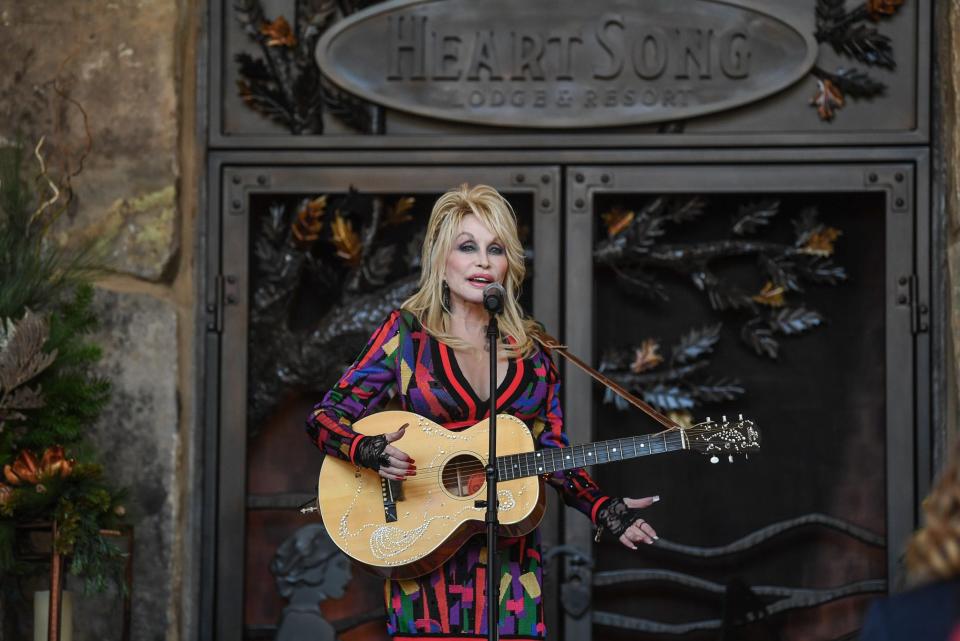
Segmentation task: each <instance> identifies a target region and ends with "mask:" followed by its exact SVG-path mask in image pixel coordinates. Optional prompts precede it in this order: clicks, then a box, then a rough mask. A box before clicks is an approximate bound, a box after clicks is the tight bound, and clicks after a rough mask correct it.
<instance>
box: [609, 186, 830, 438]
mask: <svg viewBox="0 0 960 641" xmlns="http://www.w3.org/2000/svg"><path fill="white" fill-rule="evenodd" d="M708 204H709V201H708V199H707V198H705V197H703V196H699V195H694V196H659V197H654V198H651V199H649V200H647V201H645V202H644V203H643V204H642V206H641V207H638V208H636V210H630V209H627V208H624V207H620V206H615V207H612V208H611V209H610V210H609V211H607V212H605V213H604V214H602V215H601V216H602V221H603V224H604V226H605V228H606V232H607V234H606V237H604V238H600V239H599V240H598V241H597V242H596V243H595V245H594V261H595V263H596V265H597V267H598V268H599V269H605V270H609V271H610V272H612V274H613V276H614V277H615V278H616V281H617V283H618V285H619V286H620V287H621V288H622V289H623V290H624V291H626V292H628V293H630V294H632V295H634V296H637V297H639V298H641V299H647V300H653V301H667V300H669V296H668V293H667V289H666V287H665V285H664V282H665V281H664V276H665V275H666V274H667V273H672V274H679V275H680V276H681V277H682V278H683V279H684V280H686V281H687V282H688V283H689V284H691V285H693V287H694V288H695V289H696V290H697V291H699V292H701V293H702V295H703V296H704V297H705V298H706V301H707V303H708V304H709V306H710V308H711V309H712V310H713V311H714V313H716V314H718V315H719V314H721V313H722V314H723V316H724V317H725V318H732V319H736V318H739V319H741V321H742V322H741V325H740V338H741V340H742V341H743V342H744V343H745V344H746V345H747V346H749V348H750V349H751V350H753V352H755V353H756V354H757V355H758V356H761V357H765V358H770V359H776V358H777V356H778V354H779V351H780V339H779V338H778V337H781V336H783V337H790V336H796V335H798V334H801V333H804V332H807V331H810V330H812V329H815V328H816V327H819V326H820V325H821V324H822V323H823V321H824V318H823V316H822V315H821V314H820V313H819V312H818V311H816V310H815V309H811V308H810V307H808V306H806V305H804V303H803V300H802V299H803V296H804V293H805V289H804V285H810V284H820V285H837V284H839V283H840V282H842V281H844V280H846V278H847V274H846V270H845V269H844V267H843V266H842V265H838V264H836V263H835V262H833V258H832V256H833V253H834V246H835V244H836V242H837V240H838V239H839V237H840V236H841V235H842V232H841V231H840V230H839V229H837V228H834V227H830V226H829V225H826V224H825V223H823V222H822V221H821V220H820V218H819V212H818V210H817V209H816V208H815V207H807V208H805V209H803V210H802V211H800V212H799V214H798V215H797V216H796V218H795V219H794V220H792V221H791V222H792V226H793V235H794V240H793V242H792V243H790V242H778V241H773V240H765V239H763V238H759V237H758V234H759V233H760V232H761V231H762V230H763V229H764V228H765V227H766V226H767V225H769V224H770V222H771V221H772V220H773V219H774V218H775V217H776V216H777V215H778V214H779V213H780V209H781V202H780V200H778V199H775V198H771V199H761V200H756V201H750V202H746V203H744V204H741V205H740V206H739V207H738V208H737V211H736V212H734V213H733V214H732V216H731V218H730V223H729V232H730V235H731V237H730V238H724V239H717V240H707V241H694V240H678V242H672V243H671V242H665V241H664V237H666V236H668V235H669V233H670V232H671V231H672V230H673V228H676V227H681V226H683V225H690V224H692V223H695V222H696V221H697V220H698V219H699V218H700V217H701V216H703V215H704V212H705V211H706V208H707V206H708ZM737 258H741V259H742V258H748V259H749V258H752V259H754V260H755V262H754V270H755V271H756V272H757V274H758V275H759V280H760V282H763V285H762V286H759V288H758V291H746V290H744V289H743V288H742V287H739V286H737V285H736V284H735V283H733V282H730V281H729V280H728V279H725V278H723V277H721V276H720V275H719V274H718V273H717V271H716V265H717V264H718V263H720V262H721V261H727V260H729V259H737ZM720 329H721V324H720V323H717V324H709V325H706V326H704V327H701V328H694V329H691V330H689V331H688V332H687V333H686V334H684V335H683V336H682V337H681V338H680V340H679V341H678V342H677V344H676V345H675V346H673V348H672V349H671V355H670V358H669V360H667V359H665V358H664V357H663V356H662V355H661V354H660V343H659V342H658V341H657V340H655V339H653V338H648V339H645V340H643V341H642V342H641V344H640V345H639V346H632V347H626V348H615V349H609V350H607V351H606V352H605V353H604V354H603V355H602V357H601V363H600V369H601V370H603V371H605V372H606V373H607V375H608V376H610V377H611V378H613V379H614V380H616V381H617V382H619V383H620V384H621V385H623V386H624V387H626V388H627V389H630V390H631V391H633V392H636V393H638V394H640V395H642V396H643V398H644V400H646V401H647V402H648V403H650V404H651V405H654V406H655V407H658V408H659V409H661V410H663V411H667V412H674V413H675V414H674V418H675V420H678V421H680V422H689V419H690V410H692V409H694V408H697V407H702V406H703V405H705V404H710V403H718V402H722V401H730V400H735V399H737V398H739V397H740V396H741V395H743V394H744V393H745V391H746V390H745V389H744V387H743V386H742V385H741V384H740V381H739V380H738V379H736V378H732V377H711V376H710V374H709V371H708V369H709V366H710V360H709V356H710V355H711V354H712V352H713V350H714V348H715V347H716V345H717V343H718V341H719V340H720ZM618 398H619V397H616V396H615V395H613V394H610V393H608V394H607V396H606V397H605V401H606V402H609V403H614V404H616V405H617V407H618V408H620V409H626V408H625V406H624V405H623V404H622V402H620V401H619V400H618Z"/></svg>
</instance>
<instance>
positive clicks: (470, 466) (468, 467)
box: [391, 428, 715, 481]
mask: <svg viewBox="0 0 960 641" xmlns="http://www.w3.org/2000/svg"><path fill="white" fill-rule="evenodd" d="M711 431H715V430H704V429H701V430H697V429H693V428H690V429H687V431H686V432H685V433H686V434H690V433H693V434H697V433H701V432H702V433H707V432H711ZM679 435H680V432H679V431H676V430H668V431H666V432H658V433H657V434H651V435H650V436H651V437H653V436H661V437H662V438H667V437H672V442H671V443H670V444H671V445H677V444H678V443H677V442H676V441H677V439H676V436H679ZM624 438H639V437H624ZM680 443H682V438H681V441H680ZM647 444H648V445H649V446H650V448H651V449H650V450H647V451H645V452H644V454H646V453H647V452H650V453H654V454H658V453H663V452H665V451H666V450H664V451H663V452H658V451H657V450H656V448H657V447H659V443H657V442H656V441H650V440H648V441H647V443H645V445H647ZM632 445H633V453H632V454H628V455H627V457H626V458H627V459H630V458H636V455H637V454H638V453H640V450H639V449H638V448H637V446H636V444H632ZM575 447H585V446H572V447H564V448H543V449H540V450H533V452H520V453H518V454H505V455H502V456H499V457H497V458H498V459H500V461H501V463H503V464H505V463H506V461H505V457H507V456H528V455H530V454H532V453H534V452H567V451H572V450H573V449H574V448H575ZM620 447H621V452H623V451H625V450H629V449H630V448H629V445H628V447H627V448H624V447H623V445H622V444H621V446H620ZM584 451H585V450H583V451H581V453H576V452H573V456H574V461H576V458H577V457H580V458H584V463H583V465H572V466H570V467H566V468H558V469H555V470H553V471H552V472H555V471H560V469H576V468H579V467H585V466H587V465H590V464H594V463H597V462H598V461H599V463H601V464H603V463H610V462H616V461H620V460H623V459H622V458H613V457H609V458H607V459H606V460H600V459H601V458H602V456H599V457H598V459H596V460H594V461H588V460H586V458H585V456H586V454H584V453H583V452H584ZM597 451H599V452H601V453H603V448H596V447H595V448H594V452H597ZM555 456H556V455H552V456H549V457H544V460H546V459H547V458H551V459H553V458H555ZM561 456H562V455H561ZM555 462H556V461H554V460H551V461H548V464H552V463H555ZM486 464H487V459H486V458H484V457H479V458H477V459H474V460H472V461H470V462H469V463H461V464H456V465H451V464H449V463H448V464H445V465H431V466H427V467H424V468H420V469H418V470H417V474H416V475H415V476H413V477H406V478H405V479H402V480H407V481H408V480H411V479H413V478H421V479H423V478H434V477H438V476H439V475H441V474H443V473H444V471H449V470H453V471H454V472H455V471H456V470H459V471H460V472H461V474H462V473H467V474H474V473H481V472H484V471H485V469H486ZM521 465H522V468H524V469H527V470H529V468H532V467H534V466H536V464H531V463H530V462H523V463H522V464H521ZM424 471H426V473H423V472H424ZM552 472H543V473H552ZM540 473H541V472H533V471H527V472H525V473H524V474H523V476H536V475H537V474H540ZM391 480H395V479H391Z"/></svg>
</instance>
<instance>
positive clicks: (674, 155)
mask: <svg viewBox="0 0 960 641" xmlns="http://www.w3.org/2000/svg"><path fill="white" fill-rule="evenodd" d="M719 163H725V164H739V165H749V166H751V167H753V166H755V165H760V164H783V165H786V164H789V163H829V164H831V165H833V166H843V165H844V164H850V163H855V164H864V163H873V164H877V163H880V164H883V163H909V164H912V165H913V166H914V167H915V168H916V171H915V174H914V175H915V185H914V187H915V190H916V191H915V201H914V202H915V221H916V229H917V233H916V237H915V239H914V242H915V251H916V258H917V260H916V263H917V264H916V273H917V278H918V285H919V287H918V291H919V293H920V295H921V296H922V297H923V298H924V299H925V300H929V301H930V331H929V333H927V334H921V335H919V336H917V337H916V338H915V341H916V345H917V350H916V354H917V361H916V376H917V387H918V390H927V391H926V392H925V393H919V392H918V394H917V395H916V400H917V409H916V412H917V423H918V425H920V426H926V427H928V428H929V429H920V430H918V432H917V440H916V452H917V465H916V496H917V497H920V496H923V495H924V494H925V493H926V491H927V489H928V488H929V484H930V479H931V470H932V469H933V468H934V466H933V461H935V460H937V461H942V459H943V457H944V455H945V452H944V448H945V443H946V437H945V435H946V429H947V424H948V416H947V411H948V408H947V403H946V400H945V399H947V397H948V396H949V394H950V392H949V384H950V383H949V374H948V370H947V365H948V360H947V355H948V340H947V339H948V335H947V332H948V331H949V316H948V311H949V310H948V305H946V304H944V303H942V302H941V301H946V300H947V294H948V283H947V278H948V276H947V274H948V272H947V271H946V214H945V209H944V208H945V202H944V198H943V194H942V187H939V186H938V185H939V183H938V182H936V181H935V178H936V177H935V176H932V175H931V168H930V163H931V152H930V150H929V149H928V148H925V147H899V148H898V147H837V148H826V147H807V148H779V149H765V148H760V149H758V148H741V149H700V150H695V149H668V148H661V149H650V148H639V149H638V148H632V149H605V150H598V149H593V150H585V149H572V148H566V149H549V150H547V149H528V150H482V149H480V150H420V151H411V150H377V151H369V150H343V151H336V152H334V151H329V150H328V151H317V150H313V151H310V150H272V151H266V150H261V151H251V150H234V151H212V152H211V153H210V154H209V155H208V158H207V167H206V177H205V180H204V185H205V188H204V203H205V207H204V208H203V209H202V211H201V215H200V220H199V223H198V237H197V263H196V264H197V275H196V277H197V281H196V283H197V300H198V301H200V304H198V305H197V308H196V317H195V323H194V326H195V328H196V331H197V334H198V337H200V338H199V339H198V348H197V362H198V367H199V370H200V371H199V372H198V375H197V381H198V382H197V386H196V391H197V394H198V395H199V398H201V399H202V401H201V402H200V403H198V408H197V416H198V429H197V430H196V431H195V437H194V445H193V447H194V448H195V454H194V455H193V456H192V459H191V460H192V461H194V464H195V465H196V466H197V467H198V468H199V474H198V479H197V482H196V484H195V486H196V493H195V494H193V496H192V497H191V498H190V499H189V502H190V505H189V510H190V511H191V513H192V514H194V515H195V518H196V520H197V521H198V522H199V523H200V528H199V533H198V535H197V536H196V537H192V538H191V542H190V543H188V544H187V545H188V546H189V547H190V556H191V557H193V558H196V559H198V563H197V566H198V567H197V568H196V569H195V570H194V571H193V573H195V575H196V579H195V580H196V583H195V585H196V589H195V590H193V591H192V593H193V595H194V597H195V599H196V603H197V605H196V611H197V614H196V629H197V631H198V636H199V638H201V639H207V640H211V641H212V640H213V639H217V638H228V637H227V636H224V635H222V633H220V632H218V630H217V624H218V622H219V619H220V618H221V616H222V615H221V614H220V612H219V611H218V609H217V585H218V581H217V578H218V574H217V567H218V558H219V556H218V549H217V543H218V522H219V514H220V505H219V489H220V488H219V486H220V473H219V470H220V468H221V462H220V460H219V452H220V447H221V441H222V438H221V423H222V421H223V417H222V416H221V409H222V404H221V390H222V389H223V385H222V384H221V376H222V368H221V359H222V355H223V354H224V353H225V352H228V351H230V349H229V348H230V344H229V343H228V342H227V341H225V340H224V337H223V336H222V335H221V331H222V329H223V320H224V319H223V313H224V311H225V310H224V305H223V303H224V300H223V297H224V291H223V290H222V288H221V284H223V279H222V275H223V274H222V269H223V244H224V229H225V228H226V227H229V226H230V225H232V222H231V216H228V215H226V213H225V211H224V209H223V208H224V206H225V204H226V203H228V202H229V200H227V196H228V192H227V189H226V179H225V175H226V173H227V172H228V171H231V170H233V169H236V168H244V169H250V168H262V169H264V170H270V171H272V170H276V169H283V168H291V167H315V168H318V169H320V168H326V167H334V166H344V165H350V166H354V167H361V168H364V169H366V168H371V167H384V166H388V167H389V166H404V167H422V168H423V169H424V170H425V171H433V170H435V169H443V168H446V167H450V166H461V167H475V168H480V169H483V168H487V167H490V166H494V167H499V168H505V169H504V170H505V171H515V170H516V169H519V168H522V167H524V166H529V165H549V166H572V165H585V166H590V167H599V166H612V167H618V168H619V167H638V166H644V167H652V166H668V167H684V166H689V165H711V166H712V165H716V164H719ZM940 163H941V164H942V161H940ZM937 171H938V172H942V171H943V168H942V167H941V168H939V169H937ZM254 174H255V175H254V179H255V177H256V175H257V174H256V172H254ZM939 175H940V174H939V173H938V174H937V176H939ZM564 177H565V174H561V175H560V178H559V179H560V180H562V179H564ZM932 181H934V182H933V184H932ZM558 182H559V181H558ZM569 191H570V186H569V185H568V186H567V188H566V189H564V190H562V191H560V197H559V198H555V199H554V200H555V201H563V200H564V199H568V194H569ZM931 191H932V192H933V194H934V195H935V196H936V197H935V198H932V197H931ZM559 205H560V207H561V209H560V210H559V211H561V212H562V211H563V209H562V207H563V203H562V202H560V203H559ZM564 231H565V230H563V229H561V233H564ZM542 246H543V245H541V247H542ZM563 272H564V277H566V274H569V273H571V272H570V270H569V268H565V269H564V270H563ZM563 296H564V291H563V290H561V291H559V292H558V294H557V297H556V300H557V304H558V305H559V303H560V300H561V298H562V297H563ZM541 318H546V317H545V316H541ZM563 320H564V319H563V316H562V315H561V314H560V313H559V311H558V312H557V314H556V320H555V321H554V323H555V324H554V325H553V326H554V327H556V328H557V329H558V331H559V332H560V334H559V335H560V336H565V334H564V327H563ZM549 326H550V324H549V323H548V327H549ZM931 348H932V349H931ZM235 357H236V355H235ZM567 393H569V389H567V390H565V395H566V394H567ZM566 399H567V401H566V402H567V407H568V416H569V412H570V410H571V409H573V408H572V407H570V402H571V401H570V397H569V396H566ZM568 424H569V425H570V426H571V429H574V430H575V429H576V427H575V425H574V424H573V422H572V421H568ZM915 506H916V509H917V510H919V500H917V501H915ZM554 513H555V511H554ZM550 514H551V512H548V517H549V516H550ZM916 518H918V517H916ZM558 522H559V521H558ZM193 573H192V574H193ZM191 580H193V579H191ZM548 615H549V614H548ZM554 629H558V628H556V627H554Z"/></svg>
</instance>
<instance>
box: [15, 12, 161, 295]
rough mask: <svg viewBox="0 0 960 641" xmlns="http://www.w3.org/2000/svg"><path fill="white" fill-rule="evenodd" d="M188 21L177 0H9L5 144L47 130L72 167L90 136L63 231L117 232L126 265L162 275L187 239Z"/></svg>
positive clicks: (63, 164)
mask: <svg viewBox="0 0 960 641" xmlns="http://www.w3.org/2000/svg"><path fill="white" fill-rule="evenodd" d="M177 20H178V3H176V2H171V1H170V0H136V1H134V0H121V1H118V2H89V1H88V0H63V1H62V2H49V1H47V2H43V1H41V2H13V3H5V4H0V60H3V61H4V62H5V63H9V64H5V65H4V66H5V68H7V69H8V71H9V73H5V74H2V75H0V145H2V144H4V142H5V141H7V142H9V141H10V140H12V139H13V137H14V134H15V132H16V131H17V130H19V131H21V132H22V133H23V136H24V142H25V143H26V144H27V145H28V146H30V147H31V148H32V147H33V145H34V144H35V143H36V141H37V140H39V138H40V137H41V136H45V137H46V141H47V142H46V145H45V150H46V156H47V162H48V164H49V166H50V169H51V171H52V172H53V173H54V174H55V175H58V176H63V175H64V174H65V173H68V172H72V171H75V170H76V169H77V168H78V167H79V165H80V160H81V156H83V155H84V149H86V148H87V147H88V144H89V154H87V155H86V156H85V157H84V158H83V162H82V164H83V171H82V172H80V174H79V175H78V176H77V177H76V178H75V179H74V180H73V181H72V184H73V188H74V193H75V201H74V206H73V207H72V208H71V210H70V212H69V214H68V215H67V216H64V217H62V218H61V220H60V222H59V225H58V232H59V234H60V237H61V239H62V240H64V241H73V240H76V239H80V238H84V237H90V236H92V237H96V238H101V239H106V240H107V241H108V242H109V243H110V245H111V246H110V248H109V250H108V254H109V256H110V257H111V259H112V266H113V268H114V269H115V270H116V271H118V272H120V273H127V274H132V275H134V276H138V277H140V278H144V279H147V280H153V281H157V280H160V279H161V278H162V277H163V276H164V274H165V273H166V272H167V271H168V266H169V263H170V261H171V259H172V258H173V257H174V256H176V253H177V249H178V233H177V230H178V225H177V222H178V221H177V219H176V216H175V211H176V208H175V206H174V203H175V198H176V195H175V191H176V184H177V174H178V166H177V152H178V142H177V141H178V134H179V124H178V112H177V100H178V86H179V85H178V82H179V79H178V75H177V69H176V55H177V46H178V43H179V39H178V37H177V36H178V33H177V31H178V22H177ZM87 131H89V143H88V138H87Z"/></svg>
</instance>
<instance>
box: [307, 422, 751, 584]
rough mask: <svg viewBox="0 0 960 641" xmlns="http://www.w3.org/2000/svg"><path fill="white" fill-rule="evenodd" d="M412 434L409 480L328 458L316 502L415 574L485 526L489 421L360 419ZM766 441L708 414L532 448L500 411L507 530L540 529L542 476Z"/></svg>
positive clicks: (329, 521) (379, 430) (333, 530)
mask: <svg viewBox="0 0 960 641" xmlns="http://www.w3.org/2000/svg"><path fill="white" fill-rule="evenodd" d="M402 425H407V431H406V433H405V434H404V437H403V439H401V441H400V442H398V445H399V446H400V447H401V448H402V449H403V451H404V452H406V453H407V454H409V455H410V456H411V457H412V458H413V459H414V460H415V461H416V462H417V474H416V476H411V477H410V478H408V479H406V480H405V481H391V480H387V479H384V478H383V477H381V476H380V475H379V474H377V473H376V472H374V471H373V470H370V469H367V468H362V467H359V466H357V465H354V464H352V463H349V462H347V461H343V460H341V459H338V458H335V457H333V456H326V457H324V460H323V465H322V467H321V469H320V479H319V482H318V488H317V497H318V498H317V504H318V505H319V508H320V513H321V515H322V517H323V522H324V524H325V525H326V528H327V532H328V533H329V534H330V537H331V538H332V539H333V542H334V543H336V544H337V546H339V547H340V549H341V550H343V552H344V553H345V554H346V555H347V556H349V557H350V558H352V559H354V560H355V561H357V562H358V563H360V564H362V565H364V566H366V567H367V568H368V569H369V570H371V571H372V572H374V573H376V574H380V575H383V576H385V577H390V578H394V579H410V578H414V577H417V576H421V575H423V574H427V573H428V572H431V571H432V570H434V569H436V568H437V567H439V566H440V565H441V564H442V563H443V562H444V561H446V560H447V559H448V558H450V556H452V555H453V553H454V552H456V551H457V550H458V549H459V548H460V547H461V546H462V545H463V544H464V543H465V542H466V541H467V539H468V538H470V537H471V536H473V535H475V534H477V533H479V532H483V531H485V530H484V514H485V512H486V508H485V507H483V506H482V505H478V501H483V500H484V499H485V498H486V475H485V469H484V466H485V465H486V453H487V447H488V436H487V435H488V430H489V421H488V420H483V421H482V422H480V423H477V424H476V425H474V426H473V427H470V428H468V429H465V430H460V431H452V430H448V429H446V428H444V427H442V426H441V425H438V424H437V423H434V422H433V421H431V420H429V419H426V418H424V417H422V416H419V415H418V414H413V413H410V412H399V411H388V412H380V413H377V414H372V415H370V416H367V417H365V418H363V419H361V420H359V421H357V422H356V423H354V424H353V429H354V430H355V431H357V432H359V433H361V434H366V435H370V436H376V435H379V434H386V433H389V432H394V431H396V430H397V429H399V428H400V427H401V426H402ZM759 448H760V434H759V432H758V431H757V428H756V427H755V426H754V424H753V422H751V421H749V420H743V418H742V417H741V418H740V419H739V420H737V421H727V420H726V418H725V417H724V419H723V420H722V421H720V422H715V421H709V419H708V421H707V422H703V423H699V424H697V425H694V426H692V427H690V428H686V429H669V430H666V431H663V432H659V433H656V434H646V435H642V436H631V437H627V438H618V439H613V440H609V441H600V442H597V443H590V444H587V445H575V446H573V447H565V448H543V449H538V450H537V449H534V441H533V436H532V435H531V434H530V430H529V428H528V427H527V426H526V424H525V423H524V422H523V421H521V420H520V419H518V418H515V417H513V416H508V415H506V414H499V415H498V416H497V460H496V467H497V475H498V476H497V478H498V486H497V496H498V501H499V518H500V535H501V536H505V537H515V536H523V535H525V534H527V533H528V532H530V531H531V530H533V528H535V527H537V525H538V524H539V523H540V519H541V518H542V517H543V513H544V510H545V508H546V496H545V493H544V478H543V477H544V475H549V474H550V473H552V472H556V471H558V470H567V469H572V468H579V467H584V466H588V465H601V464H604V463H612V462H614V461H623V460H626V459H631V458H635V457H638V456H646V455H650V454H663V453H665V452H673V451H676V450H696V451H699V452H702V453H704V454H707V455H708V456H710V457H711V461H712V462H714V463H715V462H717V461H718V460H719V459H720V457H730V459H731V460H732V457H733V455H734V454H747V453H749V452H752V451H755V450H758V449H759Z"/></svg>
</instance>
